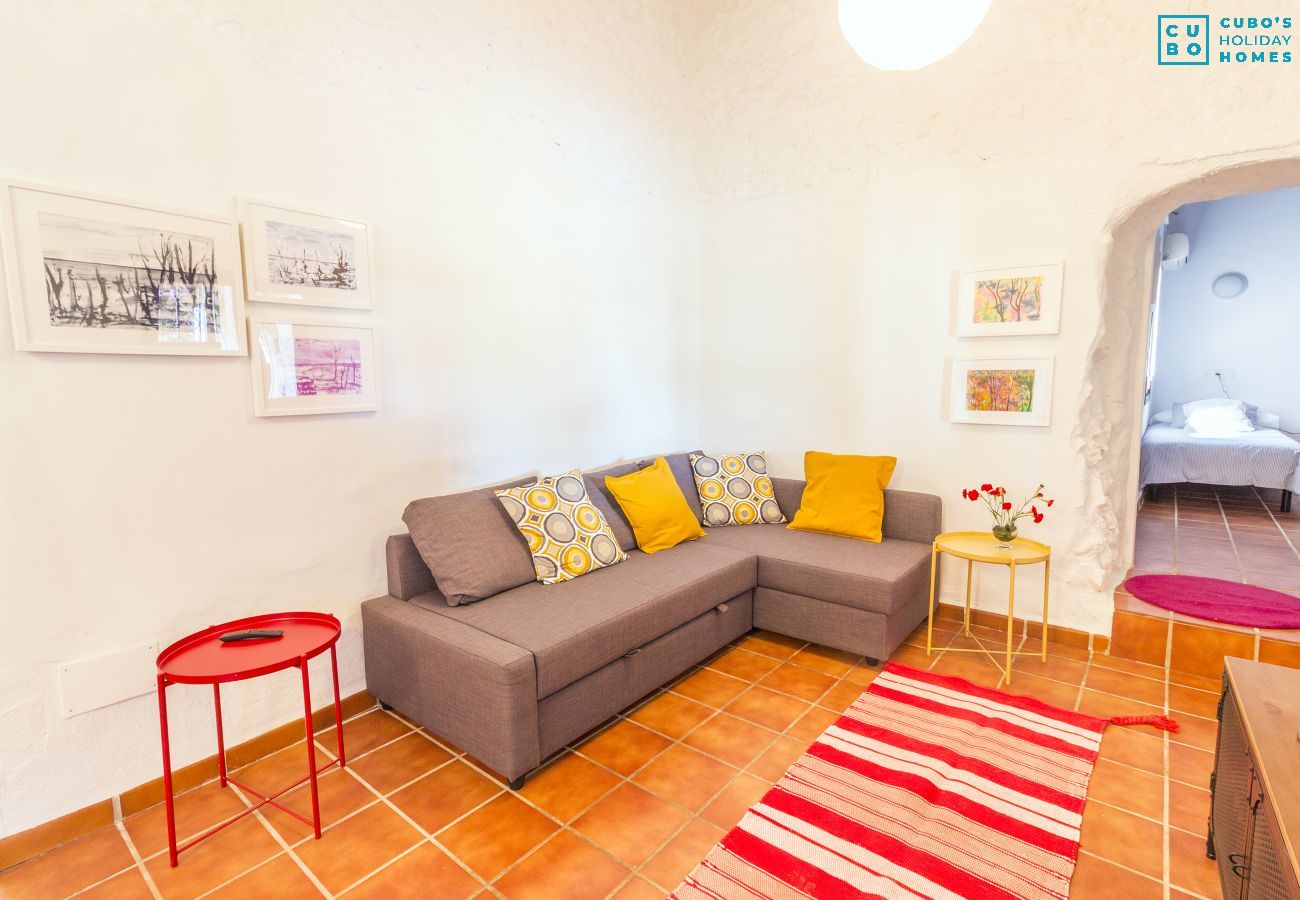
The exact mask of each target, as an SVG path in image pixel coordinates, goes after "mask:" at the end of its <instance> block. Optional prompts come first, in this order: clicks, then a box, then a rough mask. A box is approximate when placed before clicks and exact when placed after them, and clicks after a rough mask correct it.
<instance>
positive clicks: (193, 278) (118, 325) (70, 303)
mask: <svg viewBox="0 0 1300 900" xmlns="http://www.w3.org/2000/svg"><path fill="white" fill-rule="evenodd" d="M0 245H2V246H3V258H4V269H5V292H6V294H7V295H8V301H9V311H10V317H11V319H12V322H13V332H14V346H15V347H16V348H17V349H18V350H23V351H33V352H55V353H129V354H156V355H171V356H243V355H244V354H245V352H247V351H246V348H245V345H244V286H243V274H242V268H243V266H242V262H241V260H240V247H239V233H238V229H237V227H236V225H235V223H234V222H233V221H232V220H230V219H226V218H221V217H219V216H210V215H206V214H203V213H195V212H185V211H181V210H174V209H168V208H165V207H160V206H153V205H151V204H144V203H138V202H136V201H132V200H121V199H116V198H111V197H102V196H98V195H94V194H87V193H82V192H80V191H72V190H68V189H65V188H56V187H48V186H44V185H35V184H25V183H22V182H15V181H0Z"/></svg>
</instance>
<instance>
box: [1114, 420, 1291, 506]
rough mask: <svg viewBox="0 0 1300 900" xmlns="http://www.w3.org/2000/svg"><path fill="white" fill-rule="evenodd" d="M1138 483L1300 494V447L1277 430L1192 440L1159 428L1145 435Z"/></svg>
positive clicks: (1167, 427) (1170, 427)
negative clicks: (1242, 487)
mask: <svg viewBox="0 0 1300 900" xmlns="http://www.w3.org/2000/svg"><path fill="white" fill-rule="evenodd" d="M1138 478H1139V484H1140V486H1141V487H1142V488H1145V487H1146V486H1147V485H1148V484H1173V483H1176V482H1184V481H1186V482H1191V483H1193V484H1227V485H1254V486H1255V487H1263V488H1282V489H1283V490H1289V491H1296V492H1300V442H1297V441H1295V440H1293V439H1292V438H1290V437H1288V436H1287V435H1285V434H1283V433H1282V432H1280V431H1278V430H1276V429H1273V428H1258V429H1256V430H1255V431H1248V432H1244V433H1242V434H1234V435H1230V436H1228V437H1213V438H1206V437H1193V436H1191V435H1189V434H1188V433H1187V430H1186V429H1184V428H1175V427H1174V426H1173V425H1166V424H1164V423H1155V424H1153V425H1151V426H1150V427H1149V428H1147V431H1146V434H1144V435H1142V464H1141V468H1140V474H1139V476H1138Z"/></svg>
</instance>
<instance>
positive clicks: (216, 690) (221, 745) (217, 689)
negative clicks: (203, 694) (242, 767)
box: [212, 683, 226, 787]
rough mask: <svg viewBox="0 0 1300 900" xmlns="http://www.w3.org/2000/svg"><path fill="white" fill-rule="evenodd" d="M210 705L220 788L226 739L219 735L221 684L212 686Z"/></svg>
mask: <svg viewBox="0 0 1300 900" xmlns="http://www.w3.org/2000/svg"><path fill="white" fill-rule="evenodd" d="M212 703H213V706H215V707H216V710H217V771H218V772H220V773H221V786H222V787H225V786H226V739H225V736H224V735H223V734H222V733H221V684H220V683H217V684H214V685H212Z"/></svg>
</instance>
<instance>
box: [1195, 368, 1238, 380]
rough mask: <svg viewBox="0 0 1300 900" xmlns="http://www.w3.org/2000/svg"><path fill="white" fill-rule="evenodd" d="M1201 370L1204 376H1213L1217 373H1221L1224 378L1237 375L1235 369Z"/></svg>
mask: <svg viewBox="0 0 1300 900" xmlns="http://www.w3.org/2000/svg"><path fill="white" fill-rule="evenodd" d="M1201 371H1202V372H1203V373H1204V375H1205V377H1206V378H1215V377H1217V376H1219V375H1222V376H1223V377H1224V378H1236V377H1237V370H1236V369H1202V370H1201Z"/></svg>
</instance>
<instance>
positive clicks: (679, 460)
mask: <svg viewBox="0 0 1300 900" xmlns="http://www.w3.org/2000/svg"><path fill="white" fill-rule="evenodd" d="M701 452H703V451H701V450H692V451H690V453H665V454H663V458H664V459H665V460H667V462H668V468H669V469H671V470H672V473H673V479H674V480H675V481H676V482H677V486H678V487H679V488H681V489H682V496H683V497H685V498H686V505H687V506H689V507H690V508H691V513H692V515H694V516H695V521H697V522H703V521H704V511H703V510H702V509H701V508H700V492H699V491H698V490H696V488H695V473H694V472H692V471H691V453H701ZM658 458H659V457H657V456H652V457H650V458H649V459H643V460H640V461H639V462H638V463H637V465H639V466H640V467H641V468H643V469H644V468H645V467H646V466H650V465H654V461H655V460H656V459H658Z"/></svg>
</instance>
